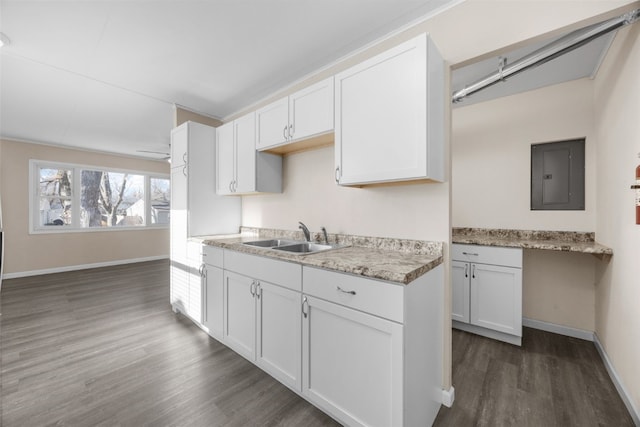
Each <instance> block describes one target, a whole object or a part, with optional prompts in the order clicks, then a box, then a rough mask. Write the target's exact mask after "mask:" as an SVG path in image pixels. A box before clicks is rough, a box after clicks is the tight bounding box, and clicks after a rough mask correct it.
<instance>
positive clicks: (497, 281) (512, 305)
mask: <svg viewBox="0 0 640 427" xmlns="http://www.w3.org/2000/svg"><path fill="white" fill-rule="evenodd" d="M470 275H471V323H472V324H474V325H477V326H482V327H485V328H489V329H494V330H496V331H500V332H504V333H507V334H512V335H516V336H522V270H521V269H519V268H511V267H500V266H496V265H485V264H471V271H470Z"/></svg>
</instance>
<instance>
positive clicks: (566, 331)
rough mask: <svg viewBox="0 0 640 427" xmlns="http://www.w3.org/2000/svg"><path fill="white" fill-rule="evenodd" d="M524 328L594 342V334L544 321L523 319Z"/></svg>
mask: <svg viewBox="0 0 640 427" xmlns="http://www.w3.org/2000/svg"><path fill="white" fill-rule="evenodd" d="M522 326H527V327H529V328H533V329H540V330H541V331H547V332H553V333H554V334H559V335H565V336H568V337H573V338H579V339H581V340H586V341H593V332H591V331H585V330H584V329H578V328H572V327H570V326H564V325H557V324H555V323H549V322H543V321H542V320H535V319H528V318H526V317H523V318H522Z"/></svg>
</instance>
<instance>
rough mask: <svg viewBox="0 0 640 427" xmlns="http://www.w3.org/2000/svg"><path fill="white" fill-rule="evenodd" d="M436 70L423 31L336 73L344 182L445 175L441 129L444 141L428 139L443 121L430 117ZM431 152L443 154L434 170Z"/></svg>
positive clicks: (337, 134)
mask: <svg viewBox="0 0 640 427" xmlns="http://www.w3.org/2000/svg"><path fill="white" fill-rule="evenodd" d="M430 75H431V73H427V36H426V35H423V36H420V37H416V38H414V39H412V40H409V41H407V42H405V43H403V44H401V45H399V46H397V47H395V48H393V49H390V50H389V51H387V52H384V53H382V54H380V55H378V56H376V57H374V58H371V59H369V60H367V61H364V62H362V63H360V64H358V65H356V66H354V67H352V68H350V69H348V70H346V71H344V72H342V73H339V74H337V75H336V76H335V100H336V101H335V159H336V169H337V171H336V175H337V177H338V180H339V183H340V184H364V183H376V182H391V181H404V180H412V179H425V178H431V179H437V180H442V179H443V176H442V175H443V172H442V168H443V167H444V166H443V165H444V163H443V160H442V152H443V151H442V150H443V148H442V147H443V141H442V135H441V132H440V133H439V134H437V135H438V138H439V140H438V141H436V140H435V138H434V140H433V141H429V140H428V134H430V132H428V125H433V126H440V127H441V126H443V124H442V123H441V122H442V121H440V123H438V122H437V121H436V120H434V122H433V123H428V114H431V113H432V109H431V108H427V106H428V104H429V103H430V101H429V99H430V97H431V95H432V94H431V93H428V90H427V86H428V80H429V78H430ZM439 90H440V91H443V90H444V86H441V87H440V88H439ZM440 99H441V97H440ZM434 108H435V107H434ZM439 108H440V109H441V110H442V109H443V108H444V107H443V105H440V106H439ZM432 143H433V144H432ZM429 156H433V160H436V158H437V163H434V168H433V170H430V169H431V168H430V166H431V165H432V163H431V162H430V161H428V157H429ZM436 169H437V170H436Z"/></svg>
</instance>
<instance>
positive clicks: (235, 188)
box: [233, 179, 238, 193]
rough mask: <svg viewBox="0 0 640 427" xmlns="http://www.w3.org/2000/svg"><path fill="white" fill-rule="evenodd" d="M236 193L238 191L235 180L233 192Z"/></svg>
mask: <svg viewBox="0 0 640 427" xmlns="http://www.w3.org/2000/svg"><path fill="white" fill-rule="evenodd" d="M236 191H238V181H236V180H235V179H234V180H233V192H234V193H235V192H236Z"/></svg>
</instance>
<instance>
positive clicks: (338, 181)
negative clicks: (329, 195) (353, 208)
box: [335, 166, 340, 184]
mask: <svg viewBox="0 0 640 427" xmlns="http://www.w3.org/2000/svg"><path fill="white" fill-rule="evenodd" d="M335 179H336V183H337V184H339V183H340V166H336V172H335Z"/></svg>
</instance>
